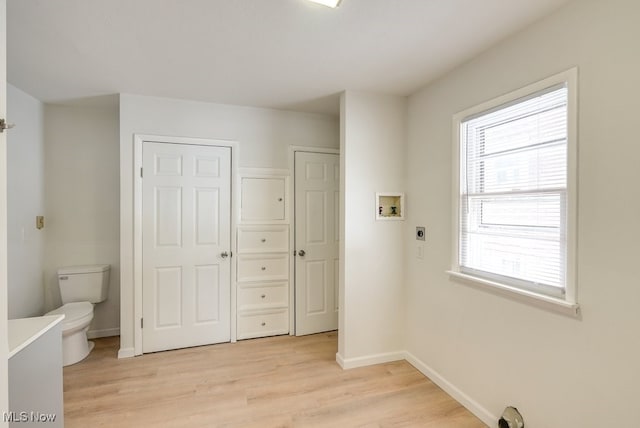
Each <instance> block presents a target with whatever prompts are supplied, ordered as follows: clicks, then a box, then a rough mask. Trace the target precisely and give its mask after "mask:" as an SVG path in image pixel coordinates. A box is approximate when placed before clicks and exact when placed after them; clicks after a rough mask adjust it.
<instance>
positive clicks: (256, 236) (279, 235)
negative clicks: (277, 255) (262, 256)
mask: <svg viewBox="0 0 640 428" xmlns="http://www.w3.org/2000/svg"><path fill="white" fill-rule="evenodd" d="M258 252H284V253H287V252H289V228H288V227H287V226H260V227H247V226H245V227H240V228H238V253H258Z"/></svg>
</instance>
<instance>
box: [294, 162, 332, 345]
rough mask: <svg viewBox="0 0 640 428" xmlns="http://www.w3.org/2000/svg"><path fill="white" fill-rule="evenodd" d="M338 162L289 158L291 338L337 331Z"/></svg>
mask: <svg viewBox="0 0 640 428" xmlns="http://www.w3.org/2000/svg"><path fill="white" fill-rule="evenodd" d="M339 189H340V157H339V155H336V154H324V153H306V152H296V153H295V243H296V247H295V249H296V256H295V300H296V317H295V318H296V320H295V321H296V335H298V336H300V335H305V334H312V333H319V332H323V331H330V330H336V329H337V328H338V269H339V254H338V251H339V249H338V245H339V196H340V194H339Z"/></svg>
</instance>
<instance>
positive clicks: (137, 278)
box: [133, 134, 239, 355]
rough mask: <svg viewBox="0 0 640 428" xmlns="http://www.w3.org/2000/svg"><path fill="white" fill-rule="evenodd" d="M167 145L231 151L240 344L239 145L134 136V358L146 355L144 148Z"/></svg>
mask: <svg viewBox="0 0 640 428" xmlns="http://www.w3.org/2000/svg"><path fill="white" fill-rule="evenodd" d="M145 142H150V143H167V144H185V145H192V146H215V147H229V148H230V149H231V177H230V179H231V180H230V184H231V189H230V191H231V192H230V194H229V196H230V198H231V213H230V214H231V241H230V242H229V250H230V251H231V254H232V258H231V283H230V287H231V290H230V291H231V301H230V305H231V307H230V308H229V309H230V312H229V313H230V317H231V320H230V321H231V342H235V341H236V323H235V319H236V309H235V308H236V295H237V290H236V268H235V263H234V262H233V260H234V259H233V249H234V248H235V247H236V235H235V233H234V231H235V230H236V222H237V218H238V216H239V210H238V208H239V207H238V201H237V198H236V197H235V189H236V188H238V182H237V180H238V143H237V142H236V141H230V140H213V139H205V138H192V137H172V136H162V135H148V134H134V154H133V176H134V183H133V314H134V316H133V319H134V335H133V347H134V355H142V326H141V325H140V320H141V319H142V298H143V295H142V177H141V176H140V172H139V171H140V170H141V168H142V146H143V143H145Z"/></svg>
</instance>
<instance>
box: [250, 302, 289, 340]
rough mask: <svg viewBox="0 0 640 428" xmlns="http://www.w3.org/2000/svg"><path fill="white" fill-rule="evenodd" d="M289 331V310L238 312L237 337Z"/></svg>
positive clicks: (269, 334)
mask: <svg viewBox="0 0 640 428" xmlns="http://www.w3.org/2000/svg"><path fill="white" fill-rule="evenodd" d="M288 332H289V310H288V309H286V308H284V309H280V310H277V311H276V310H271V311H264V312H252V313H239V314H238V339H250V338H253V337H263V336H275V335H278V334H287V333H288Z"/></svg>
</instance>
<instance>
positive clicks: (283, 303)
mask: <svg viewBox="0 0 640 428" xmlns="http://www.w3.org/2000/svg"><path fill="white" fill-rule="evenodd" d="M287 285H288V284H287V283H286V282H276V283H273V284H269V285H265V284H260V285H258V284H252V285H249V286H247V285H241V286H239V287H238V309H239V310H241V311H242V310H254V309H268V308H278V307H280V308H283V307H284V308H286V307H288V306H289V287H288V286H287Z"/></svg>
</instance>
